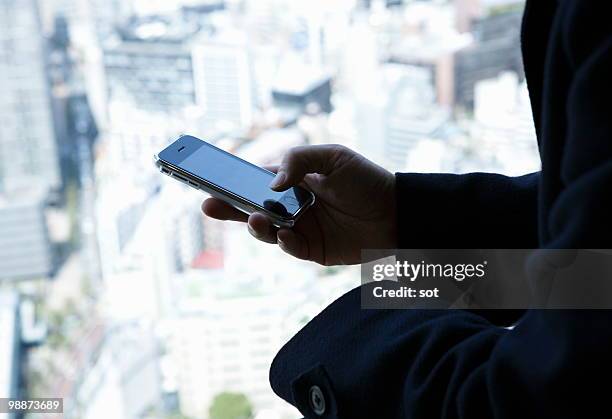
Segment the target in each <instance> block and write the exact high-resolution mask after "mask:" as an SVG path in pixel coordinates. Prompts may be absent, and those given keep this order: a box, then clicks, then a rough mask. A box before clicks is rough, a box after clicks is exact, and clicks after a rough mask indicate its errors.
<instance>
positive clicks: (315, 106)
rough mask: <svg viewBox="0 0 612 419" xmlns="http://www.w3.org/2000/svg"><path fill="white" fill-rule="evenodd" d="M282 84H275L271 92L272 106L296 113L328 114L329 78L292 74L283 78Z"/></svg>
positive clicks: (322, 75) (329, 102)
mask: <svg viewBox="0 0 612 419" xmlns="http://www.w3.org/2000/svg"><path fill="white" fill-rule="evenodd" d="M283 80H284V83H279V84H277V85H276V86H275V87H274V88H273V90H272V98H273V100H274V105H275V106H276V107H278V108H281V109H284V108H289V109H292V110H296V111H297V112H298V113H304V112H308V113H318V112H323V113H327V114H328V113H330V112H331V111H332V104H331V93H332V89H331V77H330V76H328V75H325V74H318V75H315V74H309V75H306V74H295V73H294V74H293V75H292V76H291V77H285V78H284V79H283Z"/></svg>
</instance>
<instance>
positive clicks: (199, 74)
mask: <svg viewBox="0 0 612 419" xmlns="http://www.w3.org/2000/svg"><path fill="white" fill-rule="evenodd" d="M193 60H194V70H195V72H196V79H195V82H196V94H197V100H198V104H199V106H201V107H202V109H203V112H204V116H205V120H206V121H207V125H208V126H210V127H212V130H211V131H212V132H211V134H215V133H216V132H223V133H232V134H233V133H240V132H241V131H243V130H244V129H246V128H248V127H250V125H251V123H252V120H253V107H254V106H253V105H254V101H255V99H254V97H255V88H254V83H253V81H252V79H253V74H252V71H253V69H252V59H251V54H250V51H249V46H248V41H247V38H246V35H245V34H244V33H241V32H238V31H236V32H233V31H232V32H231V33H221V34H219V35H217V36H215V37H214V38H212V39H210V40H205V41H204V42H202V43H199V44H198V45H196V47H195V49H194V51H193Z"/></svg>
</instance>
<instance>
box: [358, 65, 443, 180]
mask: <svg viewBox="0 0 612 419" xmlns="http://www.w3.org/2000/svg"><path fill="white" fill-rule="evenodd" d="M381 73H382V75H383V78H382V80H381V81H380V87H379V89H377V90H376V91H375V92H374V94H373V95H370V96H363V97H361V98H360V99H359V102H358V103H357V108H356V112H355V125H356V127H357V142H358V148H359V149H360V150H363V151H364V152H365V153H366V155H367V156H368V157H370V158H372V159H373V160H374V161H377V162H378V163H379V164H381V165H383V166H384V167H385V168H386V169H388V170H390V171H402V170H405V169H406V162H407V158H408V155H409V153H410V150H411V149H412V148H414V147H415V146H416V145H417V144H418V142H419V141H421V140H427V139H436V138H437V139H439V138H442V137H443V136H444V130H445V128H446V126H447V123H448V121H449V119H450V112H449V110H448V109H446V108H443V107H440V106H439V105H438V104H437V103H436V96H435V92H434V86H433V82H432V78H431V77H432V73H431V71H430V70H429V69H427V68H423V67H418V66H408V65H399V64H386V65H385V66H384V68H383V70H382V71H381Z"/></svg>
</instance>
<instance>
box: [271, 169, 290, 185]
mask: <svg viewBox="0 0 612 419" xmlns="http://www.w3.org/2000/svg"><path fill="white" fill-rule="evenodd" d="M285 180H287V175H286V174H285V173H284V172H278V173H277V174H276V177H275V178H274V179H272V182H270V188H272V189H276V188H278V187H279V186H281V185H282V184H283V183H285Z"/></svg>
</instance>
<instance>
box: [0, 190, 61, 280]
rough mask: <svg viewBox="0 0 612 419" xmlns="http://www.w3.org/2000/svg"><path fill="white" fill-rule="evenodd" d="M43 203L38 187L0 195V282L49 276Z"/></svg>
mask: <svg viewBox="0 0 612 419" xmlns="http://www.w3.org/2000/svg"><path fill="white" fill-rule="evenodd" d="M46 202H47V192H46V190H45V188H44V186H42V185H40V186H34V185H32V186H30V187H28V188H23V189H20V190H14V191H13V192H12V193H10V194H0V279H4V280H18V279H37V278H45V277H48V276H50V275H51V274H52V272H53V269H54V257H53V247H52V244H51V241H50V239H49V232H48V230H47V223H46V219H45V213H44V210H45V204H46Z"/></svg>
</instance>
